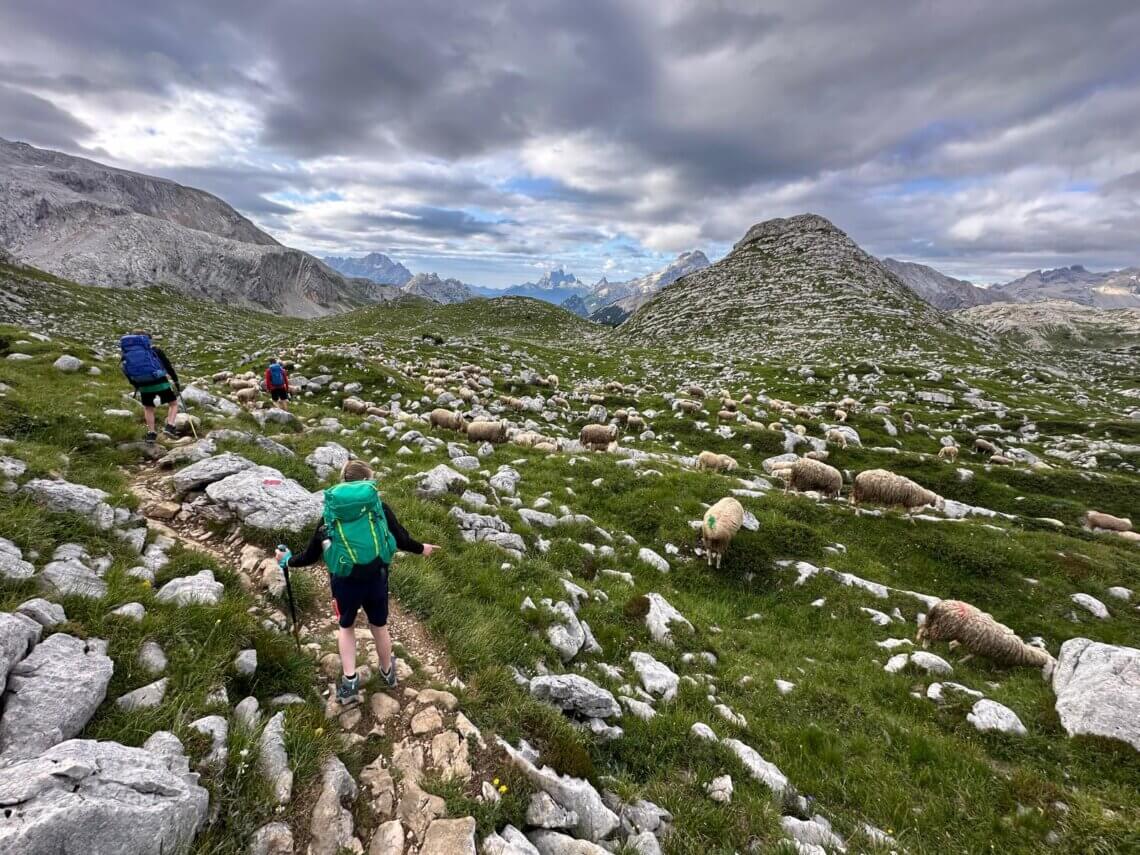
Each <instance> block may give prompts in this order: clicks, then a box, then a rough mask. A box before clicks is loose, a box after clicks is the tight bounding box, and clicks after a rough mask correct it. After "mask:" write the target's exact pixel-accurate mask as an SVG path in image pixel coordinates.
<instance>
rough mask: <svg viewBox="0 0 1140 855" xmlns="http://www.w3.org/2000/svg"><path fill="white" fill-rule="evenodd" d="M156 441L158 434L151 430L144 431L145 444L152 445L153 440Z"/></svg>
mask: <svg viewBox="0 0 1140 855" xmlns="http://www.w3.org/2000/svg"><path fill="white" fill-rule="evenodd" d="M157 441H158V434H157V433H155V432H154V431H152V430H148V431H147V432H146V444H147V445H154V444H155V442H157Z"/></svg>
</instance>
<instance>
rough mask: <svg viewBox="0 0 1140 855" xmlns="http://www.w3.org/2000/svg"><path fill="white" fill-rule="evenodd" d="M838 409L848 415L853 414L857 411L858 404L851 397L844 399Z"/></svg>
mask: <svg viewBox="0 0 1140 855" xmlns="http://www.w3.org/2000/svg"><path fill="white" fill-rule="evenodd" d="M839 407H840V409H843V410H847V412H849V413H854V412H856V411H857V410H858V409H859V402H858V401H856V400H855V399H854V398H852V397H846V398H844V399H843V400H842V401H840V402H839Z"/></svg>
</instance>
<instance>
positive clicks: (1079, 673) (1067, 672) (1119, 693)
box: [1053, 638, 1140, 751]
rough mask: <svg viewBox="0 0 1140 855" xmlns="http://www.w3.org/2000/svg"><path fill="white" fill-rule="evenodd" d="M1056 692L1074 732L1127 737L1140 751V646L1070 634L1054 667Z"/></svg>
mask: <svg viewBox="0 0 1140 855" xmlns="http://www.w3.org/2000/svg"><path fill="white" fill-rule="evenodd" d="M1053 692H1054V693H1055V694H1056V696H1057V704H1056V708H1057V714H1058V715H1059V716H1060V718H1061V725H1062V726H1063V727H1064V728H1065V731H1066V732H1067V733H1068V734H1069V736H1077V735H1093V736H1106V737H1109V738H1110V739H1121V740H1123V741H1125V742H1127V743H1128V744H1129V745H1131V746H1132V747H1133V748H1135V749H1136V750H1137V751H1140V715H1137V714H1136V711H1137V710H1140V650H1138V649H1136V648H1135V647H1122V646H1117V645H1113V644H1102V643H1100V642H1096V641H1091V640H1089V639H1087V638H1070V639H1069V640H1068V641H1066V642H1065V643H1064V644H1063V645H1061V652H1060V654H1059V655H1058V657H1057V665H1056V667H1055V668H1054V669H1053Z"/></svg>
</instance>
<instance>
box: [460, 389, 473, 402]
mask: <svg viewBox="0 0 1140 855" xmlns="http://www.w3.org/2000/svg"><path fill="white" fill-rule="evenodd" d="M459 400H461V401H464V402H466V403H468V404H470V403H471V402H472V401H474V400H475V393H474V392H473V391H472V390H470V389H468V388H467V387H466V386H460V387H459Z"/></svg>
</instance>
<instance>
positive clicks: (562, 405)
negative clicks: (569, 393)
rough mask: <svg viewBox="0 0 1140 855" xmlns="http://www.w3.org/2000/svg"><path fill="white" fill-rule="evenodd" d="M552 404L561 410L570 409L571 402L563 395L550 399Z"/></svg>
mask: <svg viewBox="0 0 1140 855" xmlns="http://www.w3.org/2000/svg"><path fill="white" fill-rule="evenodd" d="M550 403H551V404H553V405H554V406H556V407H558V409H560V410H568V409H570V402H569V401H567V400H566V399H565V398H563V397H562V396H561V395H555V396H554V397H553V398H551V399H550Z"/></svg>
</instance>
